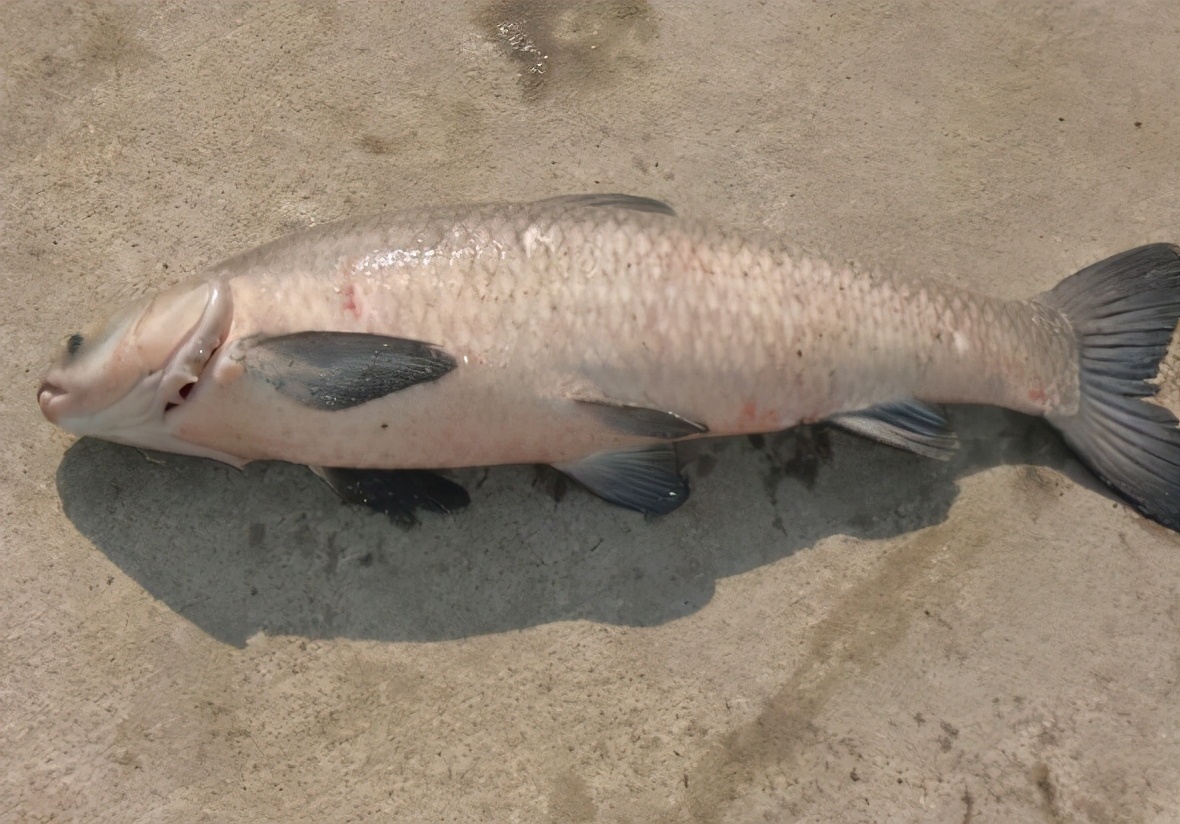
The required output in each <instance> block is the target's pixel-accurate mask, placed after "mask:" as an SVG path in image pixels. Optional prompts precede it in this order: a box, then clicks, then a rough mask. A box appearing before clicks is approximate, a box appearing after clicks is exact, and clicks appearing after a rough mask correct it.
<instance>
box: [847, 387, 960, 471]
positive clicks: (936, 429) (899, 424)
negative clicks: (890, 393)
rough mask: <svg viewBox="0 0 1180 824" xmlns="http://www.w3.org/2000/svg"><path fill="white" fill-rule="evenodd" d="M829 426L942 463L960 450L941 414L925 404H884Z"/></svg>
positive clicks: (913, 402)
mask: <svg viewBox="0 0 1180 824" xmlns="http://www.w3.org/2000/svg"><path fill="white" fill-rule="evenodd" d="M828 422H829V423H832V424H834V425H836V426H838V427H840V428H841V429H846V430H848V431H849V432H852V433H853V434H855V435H863V436H864V437H866V438H872V439H873V440H875V441H880V442H881V443H884V444H888V445H889V446H893V447H896V448H898V449H904V450H906V451H908V452H914V453H917V454H918V455H922V456H924V457H927V458H936V459H938V460H940V461H945V460H949V459H950V457H951V456H952V455H953V454H954V453H955V450H956V449H958V448H959V440H958V438H956V437H955V435H954V433H953V432H951V431H950V423H949V422H948V421H947V419H946V416H945V415H944V414H943V413H942V410H941V409H939V408H938V407H936V406H933V405H931V404H928V403H923V402H922V401H898V402H897V403H883V404H880V405H879V406H871V407H869V408H868V409H862V410H860V411H859V412H846V413H843V414H840V415H833V416H832V417H830V418H828Z"/></svg>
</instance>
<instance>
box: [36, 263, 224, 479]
mask: <svg viewBox="0 0 1180 824" xmlns="http://www.w3.org/2000/svg"><path fill="white" fill-rule="evenodd" d="M203 286H204V287H205V288H207V290H208V294H207V297H206V300H205V305H204V308H203V310H202V312H201V315H200V318H199V319H198V321H197V322H196V324H195V325H194V326H193V327H192V328H191V329H190V330H189V332H188V334H187V335H185V336H184V338H183V339H182V340H181V341H180V343H178V344H177V345H176V347H175V348H174V349H173V350H172V352H171V354H170V355H169V356H168V358H167V360H166V361H165V362H164V363H163V365H162V366H161V367H160V368H157V369H153V370H150V371H147V372H146V374H144V375H143V376H142V377H140V378H139V379H138V380H135V381H134V383H133V384H132V386H131V388H130V390H128V391H127V392H126V393H125V394H123V395H122V397H120V398H118V399H117V400H115V401H114V402H112V403H109V404H107V405H106V406H104V407H102V408H100V409H97V410H94V411H88V410H82V414H73V415H71V414H70V412H71V410H70V409H69V406H70V397H69V396H70V394H71V393H70V392H69V391H67V390H63V389H61V388H59V387H60V386H61V385H63V384H65V383H66V381H65V380H62V379H61V378H60V377H59V376H58V374H57V373H59V372H60V371H61V369H62V367H59V368H58V369H55V370H51V371H50V373H49V374H48V375H47V376H46V380H45V382H44V383H43V384H42V386H41V389H40V390H39V391H38V394H37V401H38V403H39V405H40V407H41V412H42V414H44V415H45V417H46V418H47V419H48V420H49V421H51V422H52V423H55V424H57V425H58V426H60V427H61V428H62V429H64V430H66V431H67V432H70V433H72V434H74V435H78V436H90V437H95V438H100V439H102V440H107V441H113V442H115V443H121V444H126V445H128V446H138V447H143V448H145V449H158V450H161V451H164V452H176V453H179V454H183V455H194V456H198V457H205V458H214V459H216V460H219V461H223V462H225V463H228V464H231V465H233V466H237V467H241V466H243V465H245V461H243V460H242V459H240V458H238V457H236V456H233V455H229V454H227V453H224V452H220V451H217V450H213V449H209V448H207V447H204V446H200V445H197V444H193V443H190V442H188V441H185V440H183V439H182V438H179V437H177V435H176V434H175V432H174V430H173V427H172V425H171V423H172V417H173V414H174V412H175V411H176V410H177V409H179V408H180V407H181V406H182V405H184V404H186V403H187V402H188V401H189V398H190V396H192V395H194V394H195V393H196V392H197V391H198V390H197V387H198V385H199V383H200V380H201V376H202V374H203V372H204V371H205V367H206V366H207V365H208V364H209V362H210V361H211V360H212V359H213V356H214V354H215V353H216V352H217V349H218V348H219V347H220V346H221V345H222V344H223V343H225V341H226V339H227V337H228V336H229V331H230V326H231V324H232V321H233V294H232V292H231V291H230V288H229V286H228V285H227V284H225V283H223V282H221V281H218V280H213V281H209V282H207V283H206V284H203ZM145 312H146V310H145ZM149 320H150V318H146V317H140V318H139V319H138V321H137V322H136V323H134V324H132V325H131V326H130V328H129V329H127V330H126V331H125V332H123V333H122V336H121V339H120V340H119V341H118V342H117V344H116V345H115V346H114V348H113V350H112V351H109V352H107V353H105V356H104V359H105V360H106V364H105V367H106V369H107V370H111V372H114V371H117V370H119V369H120V368H128V369H133V368H135V367H136V366H137V365H139V364H141V363H142V353H140V352H138V351H137V343H138V341H137V339H136V338H137V332H138V331H139V330H140V328H141V326H143V325H144V324H145V323H147V322H148V321H149ZM103 377H106V378H108V379H112V380H113V378H114V376H113V375H112V374H111V373H110V372H108V373H107V374H106V375H105V376H104V375H102V374H100V375H98V376H97V378H96V379H99V380H101V379H102V378H103Z"/></svg>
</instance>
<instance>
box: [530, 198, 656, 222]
mask: <svg viewBox="0 0 1180 824" xmlns="http://www.w3.org/2000/svg"><path fill="white" fill-rule="evenodd" d="M541 202H542V203H552V204H555V205H563V206H566V205H568V206H613V207H615V208H618V209H630V210H631V211H633V212H650V213H651V214H656V215H667V216H668V217H676V211H675V210H674V209H673V208H672V207H671V206H669V205H668V204H667V203H665V202H664V201H662V200H655V199H654V198H650V197H638V196H636V195H624V194H618V193H615V192H611V193H608V194H598V193H594V194H588V195H562V196H561V197H551V198H547V199H545V200H543V201H541Z"/></svg>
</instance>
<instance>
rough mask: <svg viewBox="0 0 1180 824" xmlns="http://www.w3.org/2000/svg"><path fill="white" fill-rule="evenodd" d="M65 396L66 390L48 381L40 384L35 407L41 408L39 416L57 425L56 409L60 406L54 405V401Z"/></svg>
mask: <svg viewBox="0 0 1180 824" xmlns="http://www.w3.org/2000/svg"><path fill="white" fill-rule="evenodd" d="M65 394H66V390H64V389H62V388H61V387H60V386H57V385H56V384H54V383H52V382H50V381H48V380H46V381H44V382H42V384H41V388H40V389H38V390H37V405H38V406H40V407H41V414H42V415H44V416H45V418H46V420H48V421H49V422H50V423H57V419H58V417H59V415H58V408H59V407H60V406H61V404H59V403H55V401H57V399H58V398H61V397H64V396H65Z"/></svg>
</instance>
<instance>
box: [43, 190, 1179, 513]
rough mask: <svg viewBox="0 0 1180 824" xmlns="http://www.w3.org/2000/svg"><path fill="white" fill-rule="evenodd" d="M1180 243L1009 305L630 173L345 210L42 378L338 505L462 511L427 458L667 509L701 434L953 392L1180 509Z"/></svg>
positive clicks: (879, 420) (109, 423) (896, 417)
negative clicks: (835, 255) (525, 197)
mask: <svg viewBox="0 0 1180 824" xmlns="http://www.w3.org/2000/svg"><path fill="white" fill-rule="evenodd" d="M1178 321H1180V246H1177V245H1175V244H1168V243H1155V244H1151V245H1147V246H1141V247H1138V248H1135V249H1131V250H1128V251H1125V252H1121V253H1119V254H1116V255H1114V256H1112V257H1109V258H1107V259H1105V260H1102V261H1100V262H1098V263H1094V264H1093V265H1090V266H1087V267H1086V268H1084V269H1082V270H1080V271H1078V272H1076V273H1074V274H1073V275H1071V276H1069V277H1067V278H1065V279H1064V280H1062V281H1061V282H1060V283H1059V284H1058V285H1057V286H1056V287H1054V288H1053V289H1051V290H1050V291H1048V292H1045V293H1043V294H1040V295H1037V296H1035V297H1032V298H1029V299H1024V300H1010V299H1001V298H997V297H990V296H987V295H983V294H978V293H975V292H972V291H968V290H964V289H961V288H957V287H955V286H952V285H949V284H947V283H944V282H940V281H938V280H935V279H929V278H922V277H901V276H896V275H890V274H886V273H882V272H879V271H876V270H865V269H861V268H859V267H855V266H853V265H851V264H845V263H833V262H829V261H826V260H824V259H823V258H821V257H818V256H815V255H811V254H808V253H805V252H802V251H800V250H799V249H797V248H796V247H794V246H792V245H790V244H788V243H784V242H780V241H778V240H776V239H774V238H755V237H748V236H742V235H740V234H737V233H734V232H731V231H727V230H724V229H718V228H715V227H712V226H710V225H708V224H706V223H704V222H702V221H694V220H691V219H687V218H682V217H679V216H678V215H677V214H676V212H675V211H674V210H673V209H672V207H670V206H669V205H668V204H666V203H664V202H663V201H659V200H654V199H651V198H645V197H638V196H632V195H624V194H589V195H569V196H561V197H553V198H549V199H546V200H539V201H535V202H528V203H491V204H480V205H472V206H452V207H440V208H434V209H422V210H417V211H407V212H402V213H397V214H390V215H383V216H378V217H369V218H354V219H348V220H343V221H340V222H334V223H326V224H322V225H317V226H312V227H311V228H308V229H305V230H301V231H298V232H295V233H294V234H290V235H288V236H286V237H283V238H280V239H278V240H275V241H273V242H271V243H268V244H266V245H263V246H260V247H258V248H256V249H252V250H249V251H245V252H242V253H239V254H237V255H235V256H233V257H230V258H228V259H226V260H224V261H223V262H221V263H217V264H214V265H212V266H211V267H209V268H208V269H206V270H205V271H203V272H202V273H201V274H200V275H199V276H197V277H196V278H195V279H193V280H188V281H184V282H181V283H180V284H178V285H175V286H172V287H171V288H168V289H164V290H163V291H160V292H158V293H155V294H151V295H149V296H147V297H145V298H143V299H141V300H140V301H138V302H136V303H134V304H132V305H130V306H128V307H126V308H124V309H123V310H122V311H120V312H117V313H116V314H114V315H113V316H112V317H110V318H109V319H103V320H99V321H98V322H96V323H95V324H92V325H91V326H90V327H88V328H86V329H84V330H83V331H80V332H75V333H73V334H71V335H69V336H68V337H67V338H66V340H65V344H64V346H63V348H62V351H61V353H60V355H59V356H58V357H57V359H56V362H55V363H54V364H53V365H52V366H51V368H49V370H48V371H47V373H46V374H45V377H44V381H43V382H42V384H41V385H40V388H39V389H38V392H37V398H38V403H39V405H40V408H41V411H42V412H43V413H44V416H45V417H46V418H47V419H48V420H49V421H50V422H52V423H54V424H56V425H57V426H59V427H61V428H62V429H65V430H67V431H68V432H71V433H74V434H75V435H78V436H89V437H95V438H102V439H106V440H109V441H114V442H117V443H122V444H129V445H132V446H137V447H142V448H147V449H153V450H163V451H166V452H174V453H180V454H184V455H194V456H199V457H204V458H212V459H215V460H218V461H223V462H225V463H227V464H230V465H232V466H235V467H242V466H244V465H246V464H247V463H249V462H251V461H259V460H279V461H288V462H292V463H297V464H306V465H308V466H310V467H312V468H313V469H314V470H315V471H316V472H317V474H319V475H320V476H321V477H322V478H324V479H325V480H326V481H327V482H328V483H329V484H330V485H331V486H332V487H333V488H334V489H336V491H337V492H338V493H340V494H341V496H342V497H344V499H345V500H348V501H351V502H353V503H360V504H364V505H367V506H370V507H372V508H373V509H376V510H378V511H383V512H385V513H386V514H388V515H390V517H394V516H395V515H396V514H403V515H404V514H405V512H406V510H410V511H411V512H412V511H413V510H414V509H428V510H429V509H434V510H439V511H444V512H445V511H453V510H454V509H457V508H460V507H462V506H464V505H466V504H467V503H468V501H469V497H468V495H467V492H466V490H465V489H463V487H462V486H460V485H458V484H456V483H455V482H454V481H452V480H450V479H448V478H445V477H442V476H440V475H438V474H437V472H438V471H441V470H447V469H453V468H460V467H479V466H493V465H502V464H548V465H551V466H553V467H556V468H557V469H558V470H560V471H561V472H563V473H565V474H566V475H568V476H569V477H571V478H573V479H574V480H575V481H577V482H579V483H580V484H582V485H583V486H585V487H586V488H588V489H589V490H590V491H591V492H593V493H595V494H597V495H598V496H600V497H602V498H604V499H605V500H607V501H609V502H611V503H614V504H617V505H620V506H622V507H626V508H629V509H632V510H636V511H638V512H642V513H645V514H649V515H660V514H665V513H668V512H671V511H673V510H675V509H676V508H678V507H680V506H681V505H683V504H684V503H685V501H686V500H687V499H688V497H689V491H690V490H689V486H688V482H687V479H686V478H685V476H684V474H683V472H682V470H681V467H680V466H679V463H678V460H677V454H676V448H675V447H676V444H677V443H679V442H682V441H686V440H693V439H699V438H706V437H720V436H726V435H740V434H752V433H764V432H773V431H778V430H784V429H788V428H791V427H794V426H797V425H800V424H807V423H820V422H828V423H831V424H833V425H835V426H838V427H841V428H843V429H846V430H849V431H851V432H855V433H858V434H861V435H864V436H867V437H869V438H873V439H876V440H878V441H881V442H884V443H886V444H890V445H892V446H896V447H900V448H903V449H908V450H911V451H913V452H916V453H918V454H921V455H926V456H929V457H934V458H946V457H948V456H949V455H951V454H953V451H954V449H955V448H956V446H957V440H956V438H955V435H954V433H953V431H951V429H950V425H949V423H948V421H947V418H946V414H945V410H944V408H943V405H944V404H989V405H995V406H1001V407H1005V408H1008V409H1012V410H1015V411H1017V412H1022V413H1026V414H1030V415H1037V416H1042V417H1044V418H1045V419H1046V420H1047V421H1048V422H1049V423H1050V424H1051V425H1052V426H1053V427H1055V428H1056V429H1057V430H1058V431H1059V432H1060V433H1061V434H1062V435H1063V437H1064V440H1065V441H1066V443H1067V444H1068V445H1069V446H1070V447H1071V448H1072V449H1073V450H1074V451H1075V452H1076V453H1077V455H1078V456H1079V457H1080V458H1081V460H1082V461H1083V462H1084V463H1085V464H1087V465H1088V466H1089V467H1090V468H1091V469H1092V470H1093V471H1094V472H1095V473H1096V474H1097V476H1098V477H1100V478H1101V479H1102V480H1103V481H1105V482H1106V483H1107V484H1109V485H1110V486H1111V487H1112V488H1113V489H1115V490H1116V491H1117V492H1118V493H1120V494H1121V495H1122V496H1123V497H1125V498H1126V499H1127V500H1128V501H1129V502H1130V503H1131V504H1132V505H1133V506H1134V507H1135V508H1136V509H1138V510H1139V511H1140V512H1141V513H1143V514H1144V515H1146V516H1147V517H1148V518H1151V519H1153V520H1155V521H1156V522H1158V523H1160V524H1163V525H1165V526H1167V527H1169V528H1170V529H1173V530H1177V531H1180V424H1178V422H1177V418H1176V416H1175V415H1174V414H1173V413H1172V412H1171V411H1169V410H1168V409H1167V408H1165V406H1164V405H1163V404H1161V403H1160V402H1159V398H1157V393H1158V392H1159V374H1160V369H1161V366H1160V365H1161V361H1162V360H1163V359H1164V358H1165V356H1166V355H1167V353H1168V350H1169V346H1170V344H1171V341H1172V340H1173V337H1174V336H1175V335H1176V331H1177V324H1178Z"/></svg>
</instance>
